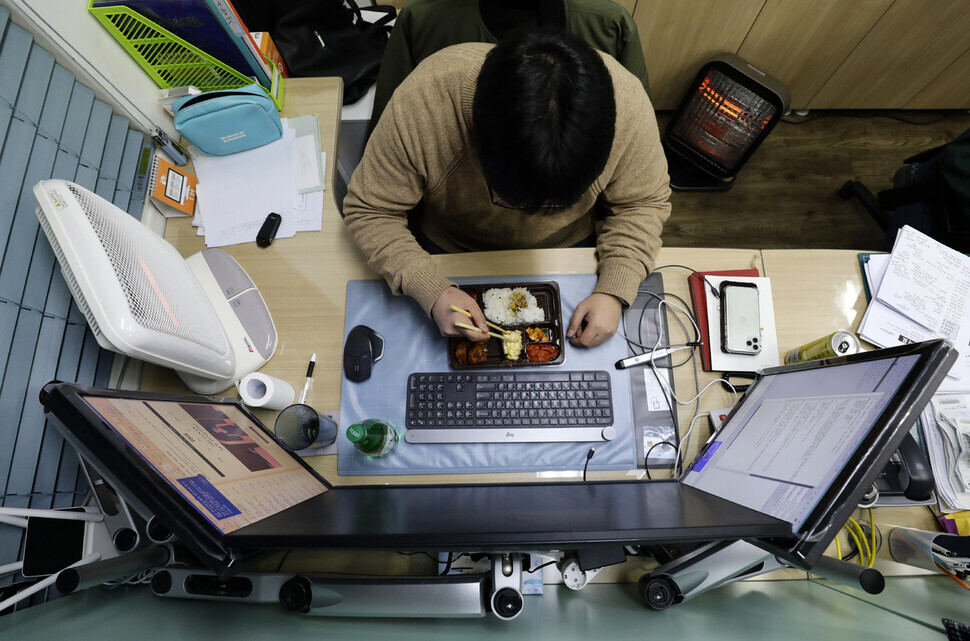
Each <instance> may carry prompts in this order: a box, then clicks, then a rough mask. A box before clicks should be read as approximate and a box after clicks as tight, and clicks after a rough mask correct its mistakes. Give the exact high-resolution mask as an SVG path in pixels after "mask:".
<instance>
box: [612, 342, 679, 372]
mask: <svg viewBox="0 0 970 641" xmlns="http://www.w3.org/2000/svg"><path fill="white" fill-rule="evenodd" d="M691 347H692V345H679V346H677V347H663V348H660V349H655V350H653V351H652V352H645V353H643V354H638V355H637V356H630V357H629V358H624V359H621V360H618V361H616V369H627V368H629V367H636V366H637V365H643V364H644V363H649V362H650V361H651V360H654V359H658V358H663V357H664V356H670V355H671V354H673V353H674V352H679V351H680V350H682V349H690V348H691Z"/></svg>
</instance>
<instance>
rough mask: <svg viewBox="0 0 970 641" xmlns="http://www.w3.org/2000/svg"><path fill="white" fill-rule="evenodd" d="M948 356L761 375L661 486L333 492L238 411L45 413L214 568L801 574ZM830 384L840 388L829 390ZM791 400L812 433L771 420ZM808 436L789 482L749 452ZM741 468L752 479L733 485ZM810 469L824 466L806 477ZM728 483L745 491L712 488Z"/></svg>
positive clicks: (132, 402)
mask: <svg viewBox="0 0 970 641" xmlns="http://www.w3.org/2000/svg"><path fill="white" fill-rule="evenodd" d="M955 358H956V353H955V350H954V349H953V348H952V347H951V346H950V345H949V343H947V342H945V341H933V342H928V343H921V344H916V345H910V346H904V347H897V348H891V349H885V350H879V351H876V352H870V353H866V354H858V355H853V356H845V357H838V358H834V359H829V360H826V361H816V362H813V363H807V364H799V365H794V366H786V367H782V368H776V369H772V370H768V371H766V372H764V373H762V374H761V375H759V377H758V379H757V380H756V381H755V383H754V384H753V386H752V388H751V390H750V391H749V392H748V394H747V395H746V396H745V397H744V399H743V400H742V401H741V403H740V404H739V405H738V407H737V408H736V409H735V411H734V412H733V414H732V415H731V416H730V417H729V418H728V420H726V421H725V423H724V427H723V428H722V429H721V431H719V432H718V434H717V436H716V438H714V439H713V440H712V441H711V442H710V443H709V444H708V446H707V447H706V448H705V450H704V451H703V452H702V454H701V456H700V457H699V458H698V459H696V461H695V463H694V464H693V465H692V466H691V467H690V469H689V470H688V471H687V472H686V473H685V475H684V477H683V478H681V479H670V480H666V481H648V480H622V481H595V482H588V483H580V482H548V483H524V484H466V485H440V486H438V485H406V486H355V487H331V485H330V484H329V483H327V482H326V481H325V480H324V479H322V478H320V477H319V476H317V475H316V474H315V473H314V472H313V471H312V470H310V469H309V468H308V467H306V466H304V465H303V464H302V461H301V460H300V459H299V458H298V457H296V456H295V455H291V454H289V453H287V452H286V451H284V450H283V449H282V448H280V447H279V446H278V445H276V444H275V443H274V442H273V441H272V439H271V438H269V436H268V431H267V430H266V428H264V427H263V426H262V425H261V424H260V423H259V421H258V420H256V419H255V418H254V417H253V416H252V415H251V414H249V413H248V412H247V411H246V410H245V408H244V407H243V406H242V405H241V404H240V403H239V401H237V400H234V399H211V398H204V397H189V396H186V397H177V396H169V395H159V394H150V393H142V392H124V391H114V390H102V389H96V388H85V387H80V386H77V385H74V384H70V383H50V384H48V385H47V386H45V388H44V390H43V391H42V393H41V401H42V403H43V404H44V405H45V407H46V408H47V409H49V410H50V412H51V413H52V414H53V415H54V416H55V417H56V418H57V419H58V421H55V425H58V426H59V427H60V429H61V431H62V432H63V433H64V435H65V438H66V439H67V440H68V441H69V442H70V443H71V444H72V445H74V446H75V447H76V448H77V449H78V452H79V453H80V455H81V456H82V457H84V458H85V460H86V461H88V463H89V464H91V465H93V466H94V467H95V468H97V470H98V471H99V472H100V473H101V474H102V476H104V477H105V478H106V479H108V481H109V482H110V483H112V484H114V485H115V489H116V490H117V491H119V492H120V493H122V494H123V495H125V496H126V498H128V500H129V502H130V503H132V504H133V505H135V506H136V509H138V510H139V511H144V513H143V516H145V517H146V518H149V517H151V516H155V517H157V518H159V519H160V520H161V521H162V522H163V523H164V524H165V525H167V526H168V527H169V529H171V530H172V531H173V532H174V533H175V535H176V536H177V537H178V538H179V539H180V540H181V541H182V542H183V543H185V544H186V545H187V546H189V547H190V549H192V550H193V551H194V552H195V553H196V555H197V556H199V558H200V560H202V561H204V562H205V563H206V564H207V565H209V566H210V567H211V568H212V569H214V570H216V571H217V572H219V573H221V574H228V573H231V572H233V571H238V570H239V569H241V568H242V566H243V563H242V561H243V560H244V559H245V558H247V556H248V555H249V554H250V553H251V552H252V551H255V550H266V549H285V548H342V549H356V550H361V549H381V550H426V551H465V552H467V551H484V552H492V551H509V550H529V549H550V550H568V549H583V548H589V547H602V546H612V547H617V548H619V547H622V546H626V545H639V544H645V543H657V542H669V541H678V540H679V541H713V540H726V539H748V540H753V541H757V542H758V543H759V544H761V543H762V542H763V543H764V544H765V545H768V546H770V547H771V548H772V549H776V550H777V551H778V554H779V555H780V556H782V557H783V558H786V559H790V560H792V562H793V563H796V564H800V565H803V566H804V565H810V564H811V563H813V562H814V560H815V559H817V558H818V555H820V554H821V549H820V547H824V545H826V544H827V543H828V541H830V540H831V537H832V536H834V534H835V532H836V531H837V530H838V527H840V526H841V524H842V523H843V522H844V521H845V518H846V517H847V516H848V514H849V513H850V512H851V510H852V508H853V506H854V505H855V504H856V503H857V502H858V499H859V497H860V496H861V494H862V493H863V492H864V491H865V489H866V488H867V487H868V486H869V484H871V483H872V479H873V478H874V477H875V475H876V474H877V473H878V471H879V470H880V469H882V467H883V466H884V465H885V463H886V460H888V458H889V456H890V455H891V454H892V452H893V451H894V450H895V448H896V447H897V446H898V444H899V442H900V441H901V439H902V438H903V437H904V436H905V434H906V433H907V432H908V430H909V429H910V427H911V426H912V424H913V422H914V421H915V420H916V418H917V417H918V415H919V413H920V411H921V410H922V408H923V407H924V406H925V404H926V403H927V402H928V401H929V399H930V396H931V395H932V394H933V392H934V391H935V390H936V388H937V387H938V385H939V383H940V381H941V380H942V379H943V377H944V376H945V373H946V372H947V371H948V370H949V367H950V365H952V363H953V361H954V360H955ZM836 380H840V381H842V382H843V385H840V386H839V387H833V386H832V385H833V384H834V382H835V381H836ZM845 381H853V386H847V385H845ZM836 396H841V397H847V398H846V401H845V403H847V404H848V405H846V407H848V408H854V409H856V412H855V414H853V416H854V417H855V418H854V419H853V420H851V421H849V422H848V423H846V421H845V420H842V419H840V420H842V422H841V423H840V422H839V421H838V420H835V419H836V417H837V416H838V413H837V410H836V408H835V406H834V405H833V403H834V401H832V400H831V399H832V398H833V397H836ZM798 399H805V400H798ZM812 399H814V400H812ZM813 403H814V405H815V406H818V408H817V411H816V409H812V408H813V407H814V406H813ZM793 404H798V406H799V408H801V409H803V410H804V411H803V412H802V414H801V415H802V416H804V417H805V420H804V421H801V422H798V421H792V420H788V421H785V422H782V421H775V420H773V419H772V420H769V419H767V418H766V417H767V416H768V415H769V414H768V413H770V412H774V414H772V416H780V415H781V414H779V411H778V410H779V408H780V409H785V408H786V407H787V408H790V407H792V406H793ZM843 415H844V416H846V417H848V414H846V413H844V412H843ZM821 423H824V425H819V424H821ZM840 424H842V425H844V424H847V425H849V426H850V428H851V429H846V430H845V431H844V432H843V433H842V436H843V438H841V439H835V440H833V441H829V440H826V437H829V436H831V434H832V433H833V432H832V429H831V428H829V429H826V428H828V427H829V426H830V425H831V426H836V425H840ZM766 425H773V426H774V428H773V429H766ZM782 425H787V426H789V427H791V426H800V427H799V428H798V429H795V430H791V429H789V430H784V431H783V430H782ZM219 430H221V431H219ZM229 435H234V438H228V436H229ZM806 435H807V436H806ZM806 438H808V439H810V440H812V439H814V441H813V442H816V443H817V445H816V446H815V447H814V450H813V451H812V452H809V453H807V454H804V455H803V456H802V459H803V460H804V461H805V465H804V466H803V469H802V470H798V469H796V470H795V471H794V472H791V471H789V476H792V475H793V478H794V480H791V479H789V478H787V477H783V475H782V474H781V473H779V472H778V471H777V470H775V469H774V468H773V467H772V466H771V465H770V464H769V463H770V462H766V463H764V464H762V463H759V461H757V460H755V459H754V457H753V456H752V452H753V451H754V450H753V449H752V448H756V447H760V448H761V451H765V450H769V449H771V451H772V453H773V455H774V456H778V457H781V458H780V459H779V460H782V459H785V460H787V459H790V458H791V457H792V456H793V453H792V452H800V453H801V452H803V450H805V449H806V448H805V447H804V446H803V443H802V442H801V441H803V440H804V439H806ZM718 443H720V444H719V445H718ZM538 446H539V447H541V444H540V445H538ZM826 447H827V448H828V449H824V448H826ZM772 448H773V449H772ZM234 452H235V453H234ZM823 460H827V461H830V464H828V465H820V464H819V463H820V461H823ZM759 465H761V467H759ZM745 468H746V469H747V470H748V472H749V473H748V474H746V475H745V474H738V473H737V470H739V469H745ZM762 468H764V469H762ZM809 470H818V471H816V472H812V473H811V477H810V478H809V477H808V476H805V475H806V474H809ZM280 472H283V473H284V474H280ZM727 476H730V477H731V478H732V483H741V482H743V483H744V484H745V485H744V486H743V487H745V488H747V490H745V491H736V490H735V489H734V485H732V483H720V484H719V483H717V482H715V481H718V480H723V479H724V478H725V477H727ZM792 483H797V484H798V485H792V487H795V488H796V489H797V490H798V492H797V493H796V494H797V498H798V500H797V501H793V503H794V504H795V507H793V508H788V509H785V505H786V502H785V501H781V500H771V497H770V494H771V491H772V490H771V488H778V487H780V486H782V485H784V487H785V488H788V487H789V485H791V484H792ZM240 485H241V486H242V487H244V488H246V489H245V490H243V491H242V492H240V491H238V490H236V489H235V488H236V487H237V486H240ZM809 485H810V486H811V488H803V487H802V486H809ZM739 487H740V486H739ZM224 488H225V489H224ZM749 491H750V492H751V493H753V494H755V495H756V496H758V497H760V498H761V500H760V501H759V500H752V499H751V497H750V496H748V494H749ZM270 496H271V497H274V498H275V497H279V498H281V500H278V501H274V504H273V505H272V506H271V507H267V505H266V503H267V502H266V501H260V500H259V499H260V497H270ZM765 497H768V498H767V499H766V498H765ZM775 498H776V499H777V497H775ZM247 501H251V502H252V505H250V503H248V502H247Z"/></svg>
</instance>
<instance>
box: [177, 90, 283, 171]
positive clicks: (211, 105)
mask: <svg viewBox="0 0 970 641" xmlns="http://www.w3.org/2000/svg"><path fill="white" fill-rule="evenodd" d="M172 110H173V111H174V112H175V130H176V131H178V132H179V133H180V134H181V135H182V136H184V137H185V138H186V139H187V140H188V141H189V142H190V143H192V146H194V147H195V148H196V149H198V150H199V151H201V152H202V153H204V154H206V155H209V156H228V155H229V154H234V153H237V152H240V151H246V150H247V149H254V148H256V147H261V146H262V145H265V144H268V143H271V142H273V141H274V140H276V139H278V138H279V137H280V136H282V135H283V124H282V122H280V112H279V111H278V110H277V109H276V105H274V104H273V101H272V99H270V97H269V96H268V95H266V92H265V91H264V90H263V88H262V87H260V86H259V85H257V84H252V85H247V86H245V87H239V88H238V89H227V90H225V91H210V92H207V93H204V94H200V95H195V96H185V97H183V98H179V99H178V100H176V101H175V103H174V104H173V105H172Z"/></svg>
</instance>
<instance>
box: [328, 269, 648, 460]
mask: <svg viewBox="0 0 970 641" xmlns="http://www.w3.org/2000/svg"><path fill="white" fill-rule="evenodd" d="M454 280H455V282H457V283H459V284H463V283H467V284H475V283H495V282H502V283H503V284H504V283H508V284H514V283H524V282H540V281H549V280H554V281H556V282H557V283H558V284H559V291H560V296H561V302H562V316H563V327H564V328H565V327H568V325H569V319H570V318H572V314H573V310H575V309H576V305H578V304H579V303H580V302H581V301H582V300H583V299H585V298H586V297H587V296H589V294H590V292H592V291H593V286H594V285H595V284H596V276H595V275H594V274H568V275H544V276H518V277H507V276H505V277H501V278H496V277H494V276H493V277H485V278H456V279H454ZM346 310H347V312H346V317H345V319H344V341H345V342H346V338H347V333H349V332H350V330H351V329H352V328H353V327H355V326H356V325H367V326H368V327H371V328H373V329H374V330H376V331H377V332H378V333H379V334H381V336H383V337H384V340H385V350H384V358H383V359H381V360H380V361H379V362H378V363H377V364H376V365H375V367H374V370H373V374H372V376H371V377H370V378H369V379H368V380H366V381H364V382H362V383H354V382H351V381H349V380H347V378H346V377H344V378H343V380H342V384H341V393H340V428H341V429H340V433H339V435H338V438H337V472H338V473H339V474H340V475H342V476H343V475H347V476H353V475H381V474H454V473H462V472H464V473H472V472H475V473H485V472H557V471H577V470H578V471H582V469H583V465H584V464H585V463H586V453H587V452H588V451H589V448H590V447H595V448H596V453H595V455H594V456H593V458H592V460H590V462H589V469H591V470H629V469H636V467H637V451H636V448H637V442H638V439H635V438H634V429H633V418H632V402H631V400H630V397H631V396H630V378H629V376H628V375H627V373H626V372H622V371H618V370H616V369H615V368H614V363H616V361H617V360H619V359H621V358H624V357H626V356H627V355H628V354H629V351H628V349H627V345H626V342H625V341H624V340H623V338H621V337H620V336H619V335H614V336H613V337H612V338H610V339H609V340H608V341H606V342H605V343H603V344H602V345H599V346H597V347H595V348H593V349H581V348H576V347H573V346H572V345H570V344H568V343H566V345H565V350H566V358H565V360H564V361H563V363H562V365H559V366H557V367H555V369H557V370H559V371H576V370H604V371H606V372H608V373H609V374H610V379H611V385H612V388H613V413H614V419H615V420H614V427H616V431H617V435H616V438H615V439H613V440H612V441H599V442H596V443H514V444H510V443H494V444H493V443H489V444H486V443H473V444H467V443H461V444H446V445H442V444H413V443H407V442H406V441H405V440H404V433H405V430H406V428H405V427H404V425H405V421H404V411H405V397H406V393H407V379H408V376H409V375H410V374H411V373H413V372H448V371H451V369H450V367H449V364H448V339H447V338H445V337H443V336H441V335H440V333H439V332H438V328H437V326H436V325H435V324H434V322H433V321H432V320H431V319H430V318H428V317H427V316H425V314H424V312H423V311H422V310H421V308H420V307H418V305H417V303H415V302H414V301H413V300H412V299H411V298H409V297H407V296H393V295H391V292H390V290H389V289H388V288H387V285H386V284H385V283H384V281H380V280H355V281H350V282H348V283H347V305H346ZM518 369H527V368H517V370H518ZM533 369H536V370H542V369H549V368H548V367H546V368H543V367H537V368H533ZM468 371H475V370H468ZM484 371H492V370H484ZM367 418H380V419H384V420H387V421H389V422H390V423H392V424H393V425H394V426H395V427H397V429H398V433H399V434H400V436H401V442H400V444H399V445H398V448H397V450H396V451H395V452H394V453H393V454H391V455H390V456H387V457H383V458H371V457H369V456H366V455H364V454H361V453H360V452H358V451H357V450H356V449H355V448H354V446H353V444H351V443H350V441H348V440H347V437H346V428H347V427H348V426H349V425H351V424H353V423H358V422H360V421H362V420H364V419H367ZM642 457H643V454H642V453H641V454H640V458H641V460H642Z"/></svg>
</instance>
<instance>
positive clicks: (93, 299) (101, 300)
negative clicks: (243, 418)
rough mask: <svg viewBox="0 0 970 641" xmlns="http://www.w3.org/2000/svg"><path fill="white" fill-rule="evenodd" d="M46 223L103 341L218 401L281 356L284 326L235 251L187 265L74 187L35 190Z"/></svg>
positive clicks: (57, 183)
mask: <svg viewBox="0 0 970 641" xmlns="http://www.w3.org/2000/svg"><path fill="white" fill-rule="evenodd" d="M34 195H35V196H36V197H37V202H38V203H39V204H40V206H39V207H38V208H37V217H38V218H39V219H40V224H41V227H43V229H44V233H46V234H47V239H48V240H49V241H50V243H51V246H52V247H53V249H54V253H55V255H56V256H57V260H58V262H59V263H60V266H61V271H62V272H63V274H64V278H65V280H67V283H68V285H69V286H70V288H71V293H72V294H73V296H74V300H75V302H77V305H78V307H79V308H80V309H81V310H82V311H83V312H84V315H85V317H86V318H87V321H88V324H89V325H90V326H91V331H92V332H93V333H94V336H95V337H96V338H97V340H98V344H99V345H100V346H101V347H103V348H105V349H109V350H112V351H115V352H119V353H121V354H125V355H128V356H132V357H134V358H138V359H141V360H145V361H148V362H151V363H155V364H158V365H162V366H164V367H171V368H172V369H174V370H176V372H178V374H179V376H180V377H181V378H182V380H183V381H185V384H186V385H188V386H189V388H190V389H191V390H192V391H194V392H196V393H198V394H216V393H219V392H222V391H223V390H225V389H227V388H229V387H231V386H232V385H233V384H235V382H236V381H238V380H239V379H241V378H242V377H243V376H245V375H246V374H249V373H250V372H253V371H255V370H257V369H259V368H260V367H261V366H262V365H263V364H264V363H265V362H266V361H267V360H269V358H270V357H271V356H272V355H273V352H274V351H276V340H277V336H276V327H275V325H274V324H273V319H272V317H271V316H270V313H269V309H267V307H266V303H265V302H264V301H263V297H262V296H261V295H260V293H259V291H258V290H257V289H256V286H255V285H254V284H253V281H252V280H251V279H250V278H249V275H248V274H246V272H245V270H244V269H243V268H242V267H240V265H239V263H237V262H236V261H235V259H233V258H232V256H230V255H229V254H227V253H226V252H224V251H222V250H219V249H206V250H203V251H201V252H199V253H197V254H194V255H192V256H190V257H188V258H187V259H183V258H182V256H181V255H180V254H179V253H178V252H177V251H176V250H175V248H174V247H172V246H171V245H170V244H169V243H168V242H167V241H165V240H164V239H163V238H161V237H159V236H158V234H156V233H155V232H153V231H152V230H150V229H148V228H147V227H145V225H143V224H142V223H141V222H139V221H138V220H136V219H134V218H132V217H131V216H129V215H128V214H127V213H125V212H124V211H122V210H121V209H119V208H118V207H116V206H115V205H113V204H111V203H110V202H108V201H107V200H105V199H104V198H102V197H100V196H98V195H97V194H94V193H92V192H90V191H88V190H87V189H85V188H83V187H81V186H80V185H76V184H74V183H72V182H68V181H66V180H42V181H41V182H39V183H37V184H36V185H35V186H34Z"/></svg>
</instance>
